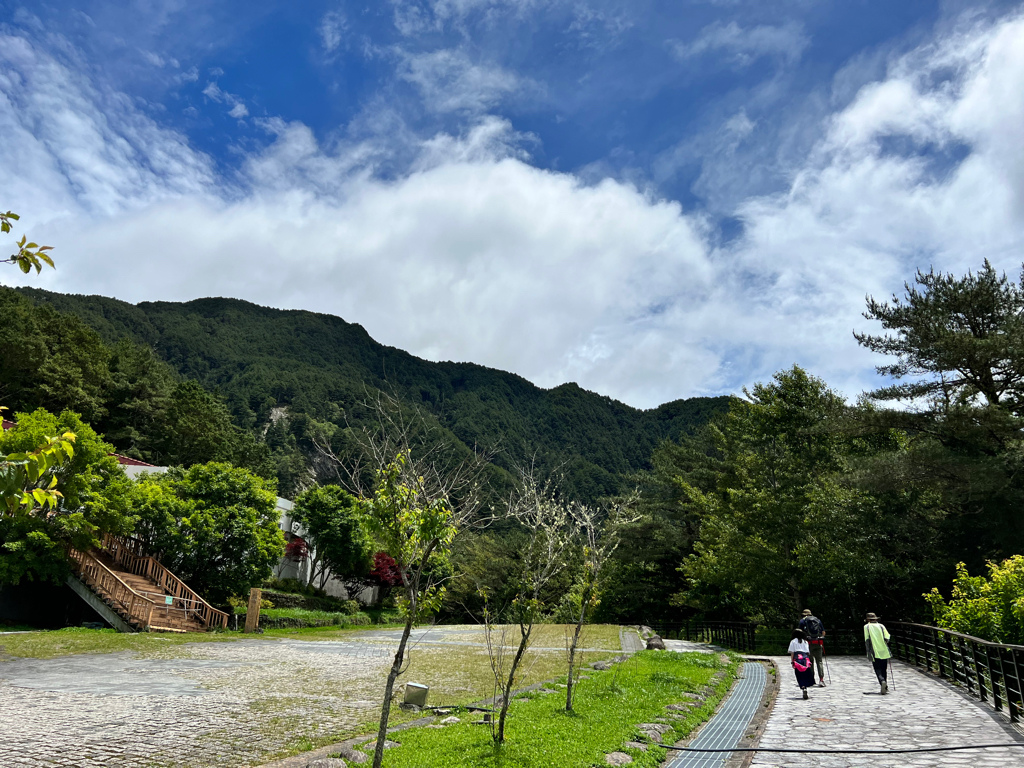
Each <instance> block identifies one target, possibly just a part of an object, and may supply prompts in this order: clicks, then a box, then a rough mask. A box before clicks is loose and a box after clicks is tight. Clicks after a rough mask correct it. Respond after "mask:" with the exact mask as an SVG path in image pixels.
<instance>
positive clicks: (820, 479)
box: [676, 366, 906, 623]
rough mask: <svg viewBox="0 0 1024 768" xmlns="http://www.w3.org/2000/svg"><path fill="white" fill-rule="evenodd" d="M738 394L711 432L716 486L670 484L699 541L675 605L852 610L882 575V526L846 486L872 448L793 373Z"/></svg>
mask: <svg viewBox="0 0 1024 768" xmlns="http://www.w3.org/2000/svg"><path fill="white" fill-rule="evenodd" d="M747 394H748V398H749V400H748V401H747V402H737V403H736V404H734V406H733V408H732V410H731V411H730V413H729V415H728V417H727V419H726V421H725V423H724V425H723V428H722V429H721V431H720V434H719V437H718V443H719V449H720V451H721V457H722V459H721V467H720V471H719V472H718V473H717V474H718V479H717V483H716V487H715V488H714V489H713V490H707V489H706V488H704V489H702V488H700V487H697V486H696V485H691V484H690V483H688V482H687V480H686V479H685V478H680V485H681V488H682V489H683V490H684V491H685V492H686V493H687V494H688V496H689V497H690V499H691V501H692V503H693V504H695V505H696V508H697V511H698V515H699V520H700V535H699V539H698V540H697V541H696V542H695V544H694V552H693V554H692V555H690V556H689V557H688V558H687V559H686V560H685V561H684V563H683V572H684V574H685V576H686V577H687V579H688V580H689V585H688V587H687V589H685V590H684V591H683V592H682V593H681V594H680V595H678V596H677V598H676V600H677V603H678V604H680V605H684V606H690V607H691V608H696V609H698V610H704V611H714V612H718V613H719V615H721V614H722V613H726V614H731V615H732V616H734V617H737V618H739V617H748V618H753V619H757V620H761V621H766V622H769V623H775V622H785V621H789V620H792V618H793V617H795V616H798V615H799V612H800V610H801V609H802V608H803V607H804V605H805V604H806V603H807V602H808V600H809V599H810V600H815V601H828V602H831V603H833V604H835V606H836V611H837V612H838V611H840V610H843V609H844V608H845V609H846V610H845V611H844V613H847V612H849V613H853V612H854V611H855V610H856V606H857V605H858V603H859V601H860V599H862V598H858V593H860V592H863V591H865V589H866V588H869V587H870V588H872V589H877V587H878V585H879V584H884V583H885V582H886V581H887V580H891V579H892V578H893V569H894V566H893V563H892V555H893V549H894V545H893V544H892V543H889V542H888V539H890V538H891V532H892V530H893V525H892V524H891V523H890V522H889V521H888V520H887V516H886V514H885V509H884V508H883V506H882V505H881V504H880V503H879V500H878V499H876V498H875V497H873V496H872V495H871V494H870V493H868V492H867V491H865V490H863V489H861V488H859V487H858V486H857V485H856V484H855V483H854V482H852V478H851V477H850V472H851V461H852V459H853V457H854V456H855V455H856V454H857V453H858V452H863V451H867V452H871V451H872V450H875V449H874V448H872V447H871V445H870V441H866V440H865V439H864V438H862V437H858V436H856V435H854V434H852V433H851V427H850V424H849V414H848V410H847V408H846V406H845V403H844V402H843V399H842V398H841V397H840V396H839V395H837V394H836V393H834V392H832V391H831V390H829V389H828V387H827V386H826V385H825V383H824V382H822V381H821V380H820V379H816V378H815V377H813V376H810V375H808V374H807V373H806V372H805V371H803V370H802V369H800V368H799V367H797V366H794V367H793V368H792V369H790V370H787V371H782V372H780V373H777V374H776V375H775V377H774V379H773V381H772V382H771V383H769V384H757V385H755V386H754V387H753V388H752V390H751V391H750V392H748V393H747ZM878 440H880V441H882V442H884V436H883V437H882V438H878ZM899 543H900V544H901V545H903V544H905V542H899ZM896 555H897V556H898V557H906V554H905V553H903V552H897V553H896ZM848 615H849V614H848Z"/></svg>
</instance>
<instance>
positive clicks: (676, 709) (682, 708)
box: [665, 704, 691, 712]
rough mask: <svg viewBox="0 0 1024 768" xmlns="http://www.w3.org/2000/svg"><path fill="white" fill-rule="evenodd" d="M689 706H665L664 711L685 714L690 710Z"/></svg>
mask: <svg viewBox="0 0 1024 768" xmlns="http://www.w3.org/2000/svg"><path fill="white" fill-rule="evenodd" d="M690 706H691V705H690V704H667V705H666V706H665V709H668V710H671V711H673V712H686V711H687V710H688V709H689V708H690Z"/></svg>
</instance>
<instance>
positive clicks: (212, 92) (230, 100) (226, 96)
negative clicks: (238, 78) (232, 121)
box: [203, 72, 249, 119]
mask: <svg viewBox="0 0 1024 768" xmlns="http://www.w3.org/2000/svg"><path fill="white" fill-rule="evenodd" d="M221 74H223V72H222V73H221ZM203 96H205V97H206V98H208V99H209V100H210V101H215V102H217V103H218V104H227V105H228V106H229V107H230V109H228V114H229V115H230V116H231V117H234V118H237V119H241V118H243V117H246V116H247V115H248V114H249V108H248V107H246V106H245V102H244V101H242V100H241V99H240V98H239V97H238V96H236V95H235V94H233V93H228V92H227V91H225V90H223V89H222V88H221V87H220V86H219V85H217V83H215V82H209V83H207V84H206V87H205V88H203Z"/></svg>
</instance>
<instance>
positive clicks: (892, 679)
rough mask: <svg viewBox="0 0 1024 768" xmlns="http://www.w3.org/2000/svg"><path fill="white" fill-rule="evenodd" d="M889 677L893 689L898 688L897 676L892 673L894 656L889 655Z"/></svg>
mask: <svg viewBox="0 0 1024 768" xmlns="http://www.w3.org/2000/svg"><path fill="white" fill-rule="evenodd" d="M889 679H890V680H891V681H892V689H893V690H894V691H895V690H896V676H895V675H894V674H893V673H892V656H890V657H889Z"/></svg>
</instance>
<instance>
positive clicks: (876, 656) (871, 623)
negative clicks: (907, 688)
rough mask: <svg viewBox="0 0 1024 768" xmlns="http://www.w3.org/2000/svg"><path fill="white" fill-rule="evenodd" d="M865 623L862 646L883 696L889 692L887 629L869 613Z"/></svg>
mask: <svg viewBox="0 0 1024 768" xmlns="http://www.w3.org/2000/svg"><path fill="white" fill-rule="evenodd" d="M865 618H867V623H866V624H865V625H864V647H865V648H866V649H867V652H868V659H870V660H871V665H872V666H873V667H874V668H875V677H877V678H878V684H879V685H880V686H881V687H882V690H881V691H880V693H881V694H882V695H883V696H884V695H885V694H887V693H888V692H889V659H891V658H892V654H891V653H890V652H889V630H887V629H886V628H885V625H884V624H882V623H881V622H880V621H879V620H878V617H877V616H876V615H875V614H873V613H869V614H868V615H867V616H866V617H865Z"/></svg>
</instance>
